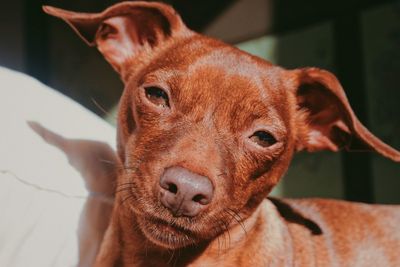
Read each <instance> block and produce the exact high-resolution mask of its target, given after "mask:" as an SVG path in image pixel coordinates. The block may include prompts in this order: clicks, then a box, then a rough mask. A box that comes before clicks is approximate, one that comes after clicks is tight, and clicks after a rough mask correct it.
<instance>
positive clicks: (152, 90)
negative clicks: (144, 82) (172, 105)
mask: <svg viewBox="0 0 400 267" xmlns="http://www.w3.org/2000/svg"><path fill="white" fill-rule="evenodd" d="M144 90H145V92H146V97H147V99H148V100H149V101H150V102H151V103H153V104H154V105H156V106H161V107H169V99H168V94H167V93H166V92H165V91H164V90H163V89H161V88H158V87H154V86H151V87H146V88H144Z"/></svg>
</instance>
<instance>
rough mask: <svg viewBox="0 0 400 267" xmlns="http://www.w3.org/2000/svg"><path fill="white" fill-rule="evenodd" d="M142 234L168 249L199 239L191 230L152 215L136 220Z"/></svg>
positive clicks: (194, 242) (195, 241)
mask: <svg viewBox="0 0 400 267" xmlns="http://www.w3.org/2000/svg"><path fill="white" fill-rule="evenodd" d="M138 223H139V226H140V228H141V230H142V232H143V234H144V235H145V236H146V237H147V239H149V240H150V241H151V242H153V243H154V244H156V245H158V246H161V247H165V248H168V249H177V248H182V247H186V246H188V245H192V244H196V243H198V242H199V241H200V238H198V235H197V234H196V233H194V232H193V231H192V230H189V229H186V228H184V227H181V226H179V225H177V224H175V223H174V222H168V221H165V220H163V219H160V218H156V217H153V216H146V217H145V218H143V217H142V218H140V219H139V220H138Z"/></svg>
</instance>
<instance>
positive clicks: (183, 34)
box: [44, 2, 400, 267]
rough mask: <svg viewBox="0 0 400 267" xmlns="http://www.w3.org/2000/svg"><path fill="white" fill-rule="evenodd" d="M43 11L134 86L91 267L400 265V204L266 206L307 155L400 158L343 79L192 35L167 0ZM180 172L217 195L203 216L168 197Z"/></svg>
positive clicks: (123, 112)
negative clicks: (180, 211)
mask: <svg viewBox="0 0 400 267" xmlns="http://www.w3.org/2000/svg"><path fill="white" fill-rule="evenodd" d="M44 10H45V11H46V12H47V13H49V14H51V15H54V16H57V17H60V18H62V19H63V20H65V21H66V22H67V23H68V24H69V25H71V26H72V27H73V29H74V30H75V31H76V32H77V33H78V34H79V35H80V36H81V37H82V38H83V39H84V40H85V41H86V42H87V43H88V44H90V45H95V46H97V47H98V49H99V50H100V52H102V54H103V55H104V57H105V58H106V60H107V61H109V62H110V64H111V65H112V66H113V67H114V69H115V70H116V71H117V72H118V73H119V74H120V76H121V78H122V80H123V81H124V83H125V90H124V93H123V96H122V98H121V101H120V109H119V114H118V155H119V162H120V163H119V164H120V168H119V169H118V170H119V173H118V178H115V179H116V183H117V186H116V191H115V192H116V193H115V202H114V208H113V212H112V218H111V221H110V223H109V226H108V229H107V231H106V233H105V237H104V239H103V242H102V245H101V249H100V251H99V254H98V256H97V259H96V262H95V263H94V266H97V267H101V266H108V267H110V266H351V267H354V266H363V267H364V266H400V254H399V253H398V249H399V247H400V227H399V226H398V224H399V223H400V208H398V207H390V206H377V205H376V206H374V205H365V204H359V203H347V202H342V201H334V200H322V199H310V200H279V199H268V198H266V197H267V196H268V194H269V192H270V191H271V190H272V188H273V187H274V186H275V185H276V184H277V183H278V181H279V180H280V178H281V177H282V176H283V174H284V173H285V171H286V170H287V168H288V166H289V164H290V161H291V158H292V156H293V154H294V153H295V152H296V151H300V150H308V151H320V150H332V151H338V150H340V149H347V150H354V149H362V150H366V151H375V152H377V153H380V154H381V155H383V156H385V157H387V158H390V159H391V160H394V161H396V162H400V153H399V152H398V151H396V150H395V149H393V148H391V147H390V146H388V145H386V144H384V143H383V142H382V141H380V140H379V139H378V138H376V137H375V136H374V135H372V134H371V133H370V132H369V131H368V130H367V129H366V128H365V127H364V126H363V125H362V124H361V123H360V122H359V121H358V119H357V118H356V116H355V115H354V113H353V111H352V110H351V107H350V105H349V103H348V101H347V99H346V96H345V94H344V91H343V89H342V88H341V86H340V83H339V82H338V80H337V79H336V78H335V76H334V75H333V74H331V73H329V72H327V71H324V70H320V69H317V68H304V69H296V70H286V69H283V68H281V67H278V66H274V65H272V64H271V63H269V62H266V61H264V60H262V59H260V58H257V57H255V56H252V55H250V54H247V53H245V52H243V51H240V50H239V49H237V48H234V47H231V46H229V45H226V44H224V43H222V42H220V41H217V40H213V39H210V38H208V37H205V36H202V35H199V34H197V33H194V32H192V31H190V30H189V29H187V28H186V26H185V25H184V24H183V22H182V21H181V19H180V17H179V15H177V14H176V12H175V11H174V10H173V9H172V8H171V7H169V6H167V5H165V4H161V3H154V2H152V3H149V2H123V3H120V4H117V5H114V6H112V7H110V8H109V9H107V10H106V11H104V12H102V13H98V14H87V13H75V12H67V11H63V10H60V9H56V8H52V7H45V8H44ZM150 87H156V88H158V89H157V90H161V91H162V92H164V93H165V95H167V97H164V98H162V97H159V96H156V101H158V102H156V103H160V101H161V103H164V104H162V105H157V104H156V105H155V104H154V102H152V101H154V99H153V100H152V99H151V98H150V97H149V95H148V91H146V90H147V89H148V88H150ZM167 100H168V102H166V101H167ZM162 101H164V102H162ZM259 131H262V132H263V133H265V134H267V135H268V137H269V139H268V140H267V141H266V139H263V138H261V137H259V136H258V135H256V133H257V132H259ZM255 135H256V136H255ZM271 136H272V137H271ZM254 140H255V141H256V142H254ZM271 140H272V141H271ZM260 144H261V145H260ZM174 166H179V167H181V168H185V169H187V170H190V171H191V172H193V173H196V174H198V175H202V176H204V177H207V178H208V179H209V180H210V181H211V183H212V185H213V188H214V194H213V198H212V201H211V203H209V204H207V206H206V207H202V208H203V210H202V211H201V212H200V213H199V214H198V215H196V216H194V217H185V216H175V215H174V214H173V213H172V212H171V211H170V210H169V209H168V208H166V207H165V205H164V206H163V204H162V203H161V202H160V200H159V194H158V190H160V189H159V186H158V183H159V179H160V177H161V176H162V175H163V173H164V172H165V170H166V169H168V168H171V167H174ZM97 219H98V220H106V219H104V218H97Z"/></svg>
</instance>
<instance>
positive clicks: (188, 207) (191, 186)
mask: <svg viewBox="0 0 400 267" xmlns="http://www.w3.org/2000/svg"><path fill="white" fill-rule="evenodd" d="M159 186H160V187H159V190H160V193H159V196H160V201H161V203H162V204H163V205H164V206H165V207H166V208H168V209H169V210H170V211H171V212H172V214H173V215H174V216H176V217H180V216H186V217H195V216H196V215H197V214H199V213H200V212H201V211H202V210H204V209H205V208H206V207H207V205H208V204H210V202H211V200H212V198H213V195H214V187H213V184H212V183H211V181H210V179H209V178H207V177H205V176H202V175H199V174H196V173H193V172H191V171H189V170H188V169H185V168H182V167H171V168H168V169H167V170H166V171H165V172H164V174H163V175H162V176H161V178H160V183H159Z"/></svg>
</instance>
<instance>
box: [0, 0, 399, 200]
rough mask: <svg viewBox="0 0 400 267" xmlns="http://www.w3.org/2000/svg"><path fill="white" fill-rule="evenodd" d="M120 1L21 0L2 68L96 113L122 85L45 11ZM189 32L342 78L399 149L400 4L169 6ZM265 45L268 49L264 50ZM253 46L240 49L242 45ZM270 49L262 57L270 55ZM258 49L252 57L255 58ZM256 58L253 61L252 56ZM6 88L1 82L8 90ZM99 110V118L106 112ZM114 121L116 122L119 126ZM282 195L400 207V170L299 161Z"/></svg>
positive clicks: (322, 159) (354, 161) (345, 156)
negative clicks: (34, 80)
mask: <svg viewBox="0 0 400 267" xmlns="http://www.w3.org/2000/svg"><path fill="white" fill-rule="evenodd" d="M116 2H119V1H108V0H96V1H87V0H81V1H77V0H53V1H51V0H49V1H39V0H14V1H7V3H5V1H4V3H2V5H1V6H2V8H1V11H0V22H1V23H0V34H1V35H0V36H1V37H0V38H1V39H0V65H2V66H6V67H9V68H12V69H15V70H19V71H22V72H25V73H27V74H29V75H32V76H34V77H36V78H38V79H39V80H40V81H42V82H43V83H45V84H48V85H50V86H52V87H54V88H56V89H57V90H59V91H60V92H62V93H63V94H65V95H67V96H69V97H71V98H73V99H74V100H76V101H78V102H80V103H81V104H82V105H84V106H86V107H87V108H88V109H90V110H92V111H93V112H95V113H97V114H98V115H99V116H103V117H104V116H106V114H105V113H104V111H103V110H102V109H104V110H106V111H110V110H112V109H113V107H115V105H116V103H117V102H118V99H119V97H120V95H121V91H122V88H123V87H122V83H121V82H120V81H119V78H118V76H117V75H116V74H115V73H114V72H113V70H112V69H111V67H110V66H108V64H107V63H106V62H105V61H104V60H103V59H102V57H101V55H100V54H99V53H98V52H97V51H96V50H95V49H91V48H88V47H86V46H85V44H84V43H83V42H82V41H81V40H80V39H79V38H78V37H77V36H75V33H73V31H72V30H70V29H69V27H68V26H67V25H66V24H65V23H64V22H62V21H60V20H57V19H55V18H52V17H49V16H47V15H45V14H44V13H43V12H42V11H41V6H42V5H44V4H46V5H53V6H57V7H61V8H65V9H70V10H76V11H84V12H99V11H101V10H103V9H104V8H106V7H108V6H109V5H111V4H113V3H116ZM165 2H168V3H170V4H172V5H173V6H174V7H175V8H176V9H177V10H178V12H179V13H180V14H181V16H182V17H183V20H184V21H185V22H186V24H187V25H188V26H189V27H190V28H192V29H194V30H196V31H199V32H203V33H205V34H208V35H211V36H214V37H216V38H219V39H222V40H224V41H226V42H228V43H231V44H235V45H237V44H239V46H240V47H243V49H246V47H250V48H249V51H250V52H255V53H257V52H258V53H259V52H260V49H261V50H262V49H270V50H271V49H272V48H271V47H270V46H265V45H264V44H265V42H266V43H269V44H270V43H273V50H271V51H272V52H271V51H269V52H268V51H266V50H265V51H264V52H265V56H264V54H263V52H262V51H261V56H264V57H267V58H268V55H272V56H271V58H268V59H269V60H271V61H273V62H274V63H277V64H279V65H283V66H284V67H288V68H295V67H302V66H310V65H311V66H318V67H322V68H326V69H329V70H331V71H332V72H334V73H335V74H336V75H337V76H338V77H339V79H340V81H341V82H342V84H343V87H344V88H345V89H346V93H347V95H348V97H349V100H350V103H351V104H352V107H353V109H354V111H355V113H356V114H357V115H358V117H359V118H360V120H361V121H362V122H363V123H364V124H365V125H367V127H369V128H370V129H371V130H372V131H373V132H374V133H376V134H377V135H378V136H379V137H380V138H382V139H383V140H384V141H385V142H387V143H389V144H391V145H393V146H394V147H396V148H397V149H399V148H400V119H399V117H400V107H399V106H400V105H399V104H398V103H397V102H398V101H400V93H399V91H400V90H399V84H400V83H399V82H398V80H399V79H398V77H399V75H400V3H399V1H393V0H392V1H391V0H346V1H341V0H340V1H338V0H336V1H335V0H329V1H316V0H308V1H296V0H293V1H290V0H238V1H234V0H171V1H165ZM259 38H264V39H263V40H264V41H265V42H264V41H261V45H260V44H259V46H258V47H257V46H256V48H254V45H256V44H257V43H259V42H258V41H257V40H260V39H259ZM243 43H244V44H245V45H243V46H241V44H243ZM263 45H264V46H265V47H264V46H263ZM252 47H253V48H252ZM253 50H254V51H253ZM0 82H1V81H0ZM99 106H101V108H99ZM111 120H112V118H111ZM293 165H294V166H293V167H292V168H291V169H290V170H289V173H288V175H287V177H286V178H285V179H284V183H283V184H282V186H281V187H280V188H278V190H277V191H276V194H278V195H285V196H293V197H302V196H321V197H334V198H344V199H348V200H356V201H364V202H383V203H400V168H399V166H398V165H399V164H394V163H392V162H389V161H388V160H385V159H382V158H380V157H376V156H374V155H371V154H369V153H341V154H339V155H332V154H328V153H320V154H317V155H299V156H298V157H296V159H295V161H294V164H293Z"/></svg>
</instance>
